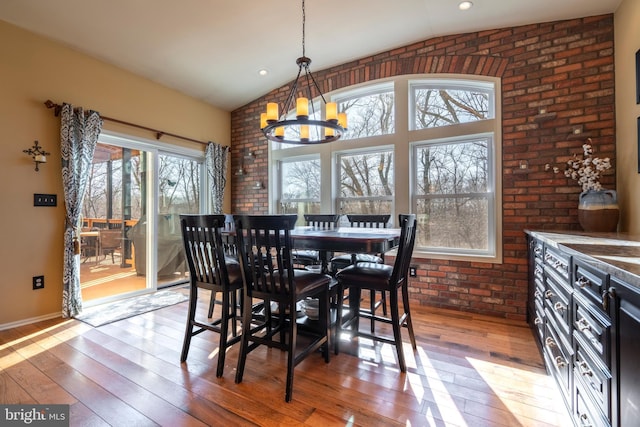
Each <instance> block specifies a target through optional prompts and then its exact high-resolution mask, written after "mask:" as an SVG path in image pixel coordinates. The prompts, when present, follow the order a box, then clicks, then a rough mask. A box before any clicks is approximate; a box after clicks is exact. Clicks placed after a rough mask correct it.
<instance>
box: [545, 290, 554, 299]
mask: <svg viewBox="0 0 640 427" xmlns="http://www.w3.org/2000/svg"><path fill="white" fill-rule="evenodd" d="M544 296H545V298H551V297H553V292H551V291H545V293H544Z"/></svg>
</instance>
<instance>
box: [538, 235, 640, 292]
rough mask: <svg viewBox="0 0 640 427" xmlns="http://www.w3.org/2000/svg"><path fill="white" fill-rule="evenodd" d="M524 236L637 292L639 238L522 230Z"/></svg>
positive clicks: (639, 258) (639, 255)
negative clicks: (559, 251) (565, 254)
mask: <svg viewBox="0 0 640 427" xmlns="http://www.w3.org/2000/svg"><path fill="white" fill-rule="evenodd" d="M525 233H527V234H529V235H531V236H533V237H535V238H538V239H540V240H542V241H543V242H544V243H546V244H548V245H551V246H553V247H556V248H559V249H564V250H565V251H566V252H567V253H568V254H569V255H571V256H573V257H578V258H580V259H582V260H583V261H585V262H587V263H589V264H590V265H592V266H593V267H595V268H597V269H599V270H602V271H604V272H606V273H609V274H610V275H611V276H614V277H616V278H618V279H620V280H622V281H624V282H626V283H628V284H630V285H634V286H637V287H638V288H640V236H639V235H631V234H628V233H588V232H580V231H561V230H558V231H535V230H525Z"/></svg>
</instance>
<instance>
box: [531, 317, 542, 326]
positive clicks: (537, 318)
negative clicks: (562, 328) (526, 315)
mask: <svg viewBox="0 0 640 427" xmlns="http://www.w3.org/2000/svg"><path fill="white" fill-rule="evenodd" d="M533 324H534V325H541V324H542V319H541V318H539V317H536V318H535V319H534V321H533Z"/></svg>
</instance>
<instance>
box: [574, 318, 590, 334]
mask: <svg viewBox="0 0 640 427" xmlns="http://www.w3.org/2000/svg"><path fill="white" fill-rule="evenodd" d="M577 326H578V329H579V330H580V332H584V331H590V330H591V325H590V324H589V323H588V322H587V321H586V320H584V318H582V319H580V320H578V324H577Z"/></svg>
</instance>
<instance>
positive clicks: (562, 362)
mask: <svg viewBox="0 0 640 427" xmlns="http://www.w3.org/2000/svg"><path fill="white" fill-rule="evenodd" d="M556 366H557V367H558V368H560V369H562V368H564V367H565V366H567V362H566V361H565V360H564V359H563V358H562V357H561V356H557V357H556Z"/></svg>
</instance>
